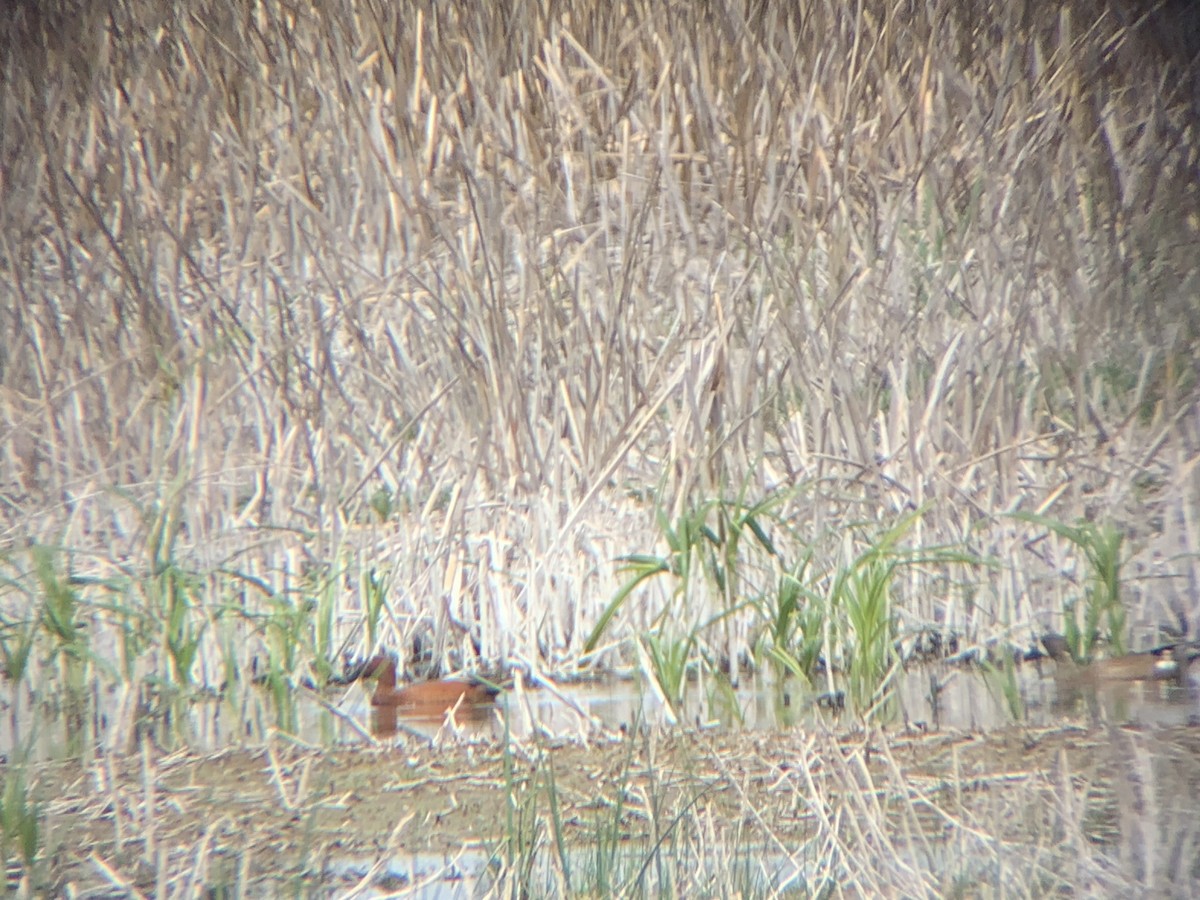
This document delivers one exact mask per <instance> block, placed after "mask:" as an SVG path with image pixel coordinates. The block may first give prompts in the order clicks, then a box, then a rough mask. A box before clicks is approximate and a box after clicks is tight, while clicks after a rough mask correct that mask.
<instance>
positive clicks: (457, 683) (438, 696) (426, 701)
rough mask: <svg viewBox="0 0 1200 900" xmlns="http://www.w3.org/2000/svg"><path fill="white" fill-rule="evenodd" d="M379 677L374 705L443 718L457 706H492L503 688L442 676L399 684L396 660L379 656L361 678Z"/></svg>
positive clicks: (374, 695) (367, 666) (372, 701)
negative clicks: (398, 685)
mask: <svg viewBox="0 0 1200 900" xmlns="http://www.w3.org/2000/svg"><path fill="white" fill-rule="evenodd" d="M373 676H377V677H378V679H379V680H378V681H377V682H376V683H375V690H374V692H373V693H372V694H371V705H372V706H383V707H390V708H392V709H395V710H397V711H398V712H410V713H414V714H418V715H430V716H437V717H441V716H442V715H444V714H445V713H446V712H447V711H449V710H451V709H455V708H456V707H460V708H465V709H477V708H479V707H484V706H490V705H491V704H492V703H493V701H495V699H496V695H497V694H499V693H500V691H499V690H498V689H497V688H495V687H493V686H492V685H490V684H484V683H483V682H480V681H465V680H458V679H440V680H437V681H419V682H417V683H415V684H409V685H405V686H404V687H397V686H396V660H395V659H393V658H392V657H390V656H377V657H375V658H374V659H372V660H370V661H369V662H368V663H367V664H366V666H365V667H364V668H363V671H362V677H364V678H370V677H373Z"/></svg>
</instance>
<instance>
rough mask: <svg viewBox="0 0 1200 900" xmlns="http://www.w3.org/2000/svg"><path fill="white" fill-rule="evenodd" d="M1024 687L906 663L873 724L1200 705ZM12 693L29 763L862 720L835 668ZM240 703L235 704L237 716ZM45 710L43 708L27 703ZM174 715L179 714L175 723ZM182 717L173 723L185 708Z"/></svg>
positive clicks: (1026, 719)
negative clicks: (281, 745)
mask: <svg viewBox="0 0 1200 900" xmlns="http://www.w3.org/2000/svg"><path fill="white" fill-rule="evenodd" d="M1014 684H1015V686H1016V688H1017V690H1018V693H1017V695H1016V696H1015V697H1013V698H1012V699H1010V694H1008V693H1006V692H1005V691H1004V690H1003V689H1002V686H1001V681H1000V679H999V678H997V677H992V676H989V675H988V674H986V673H984V672H981V671H980V670H979V669H977V668H973V667H965V666H954V665H946V664H937V663H927V664H922V665H919V666H915V667H912V668H910V669H908V670H907V671H902V672H900V673H899V675H898V677H897V678H896V679H895V681H894V687H895V691H894V694H893V698H892V700H891V701H890V703H888V704H887V705H885V706H883V707H881V708H880V709H879V711H878V712H877V714H876V720H877V721H880V722H882V723H884V724H887V725H890V726H894V727H898V728H903V729H912V730H917V731H946V730H951V731H954V730H956V731H971V732H981V731H982V732H987V731H991V730H994V729H997V728H1002V727H1005V726H1009V725H1012V724H1014V723H1021V724H1024V725H1028V726H1033V727H1044V726H1052V725H1054V724H1056V723H1061V722H1063V721H1065V720H1068V719H1070V718H1071V717H1073V716H1075V715H1085V716H1090V717H1091V718H1092V719H1093V720H1099V719H1101V718H1102V719H1103V720H1104V721H1106V722H1116V723H1124V724H1134V725H1151V726H1171V725H1184V724H1187V723H1188V722H1194V721H1195V720H1196V717H1197V715H1198V713H1200V710H1198V709H1197V704H1196V701H1195V696H1194V695H1195V688H1194V686H1193V688H1192V689H1191V691H1189V689H1188V688H1185V687H1180V686H1176V685H1168V684H1165V683H1162V684H1160V683H1142V682H1136V683H1119V684H1112V685H1107V686H1105V687H1104V688H1103V689H1101V690H1099V691H1095V690H1092V691H1086V692H1081V691H1079V690H1078V689H1076V688H1074V687H1071V686H1068V685H1064V684H1063V683H1061V682H1060V681H1059V680H1058V679H1057V678H1055V677H1054V665H1053V663H1050V662H1048V661H1040V662H1036V661H1035V662H1026V663H1025V664H1023V665H1019V666H1018V667H1017V669H1016V671H1015V673H1014ZM56 700H57V701H58V703H57V705H48V704H47V702H46V700H45V698H35V697H31V696H29V695H28V694H17V695H15V696H10V697H9V698H8V702H7V703H6V704H5V706H6V707H7V711H8V715H7V716H4V715H0V754H4V757H5V758H13V757H14V755H15V756H20V757H22V758H25V759H30V760H49V759H55V758H61V757H63V756H68V755H73V754H75V755H83V756H87V755H89V750H88V746H89V745H90V746H91V747H92V748H93V749H101V748H102V749H107V750H113V751H116V752H121V751H122V749H123V745H127V746H126V747H124V749H133V747H134V745H135V744H136V742H137V740H138V739H139V738H140V737H141V736H142V735H144V734H147V733H149V734H151V735H152V736H153V735H160V737H159V743H160V744H162V745H164V746H167V745H170V744H172V743H175V742H178V741H180V740H183V741H184V742H185V743H186V745H187V746H188V747H190V748H191V749H193V750H195V751H198V752H217V751H220V750H223V749H226V748H228V747H240V746H246V745H248V744H253V743H255V742H257V741H262V740H265V739H267V738H268V737H270V736H271V735H273V734H277V733H280V732H284V733H289V734H290V735H291V739H293V740H295V741H296V742H297V743H299V744H300V745H303V746H313V747H322V746H331V745H343V744H359V743H361V744H371V743H373V742H377V741H380V740H388V739H390V738H392V737H393V736H395V735H397V734H399V735H400V736H407V737H409V738H418V739H419V738H421V737H424V738H426V739H429V740H433V739H435V738H437V737H439V736H443V737H444V736H455V735H463V736H472V737H485V736H490V737H494V738H502V737H504V736H505V735H507V736H509V737H510V738H512V739H515V740H518V741H520V740H526V739H529V738H530V737H533V736H536V735H542V736H556V737H586V736H588V735H594V734H599V733H604V732H611V733H621V732H627V731H629V730H631V729H638V728H647V727H649V728H655V727H667V728H670V727H672V726H681V727H689V728H701V729H721V730H727V731H733V732H742V731H749V732H756V731H774V730H779V729H787V728H791V727H794V726H798V725H804V724H806V723H810V724H811V723H815V722H816V721H818V720H820V721H821V722H823V723H825V724H828V725H830V726H832V727H835V728H836V727H838V725H839V722H841V720H842V719H843V718H844V719H845V724H846V726H847V727H850V726H851V725H852V723H853V722H854V721H855V716H854V715H853V714H850V713H847V712H846V711H845V710H844V709H843V705H844V702H845V696H844V693H843V685H842V683H841V680H840V679H838V678H832V679H830V680H829V681H828V682H827V683H825V684H821V685H819V686H818V687H815V688H814V687H811V686H809V685H807V684H805V683H803V682H802V681H799V680H797V679H793V678H787V679H782V680H779V679H772V678H766V677H759V678H754V677H745V678H742V679H741V681H740V683H739V684H738V685H736V686H734V685H732V684H731V683H730V682H729V680H728V679H727V678H724V677H721V676H716V677H706V678H701V679H695V680H693V681H691V682H690V683H689V684H688V687H687V690H686V692H685V697H684V702H683V704H682V707H681V708H680V709H679V710H678V711H676V710H673V709H672V708H671V706H670V705H669V704H667V703H666V702H665V701H664V700H663V699H662V697H661V695H660V694H658V693H657V692H655V691H654V690H652V689H650V688H648V687H647V685H646V682H645V680H644V679H640V678H636V677H628V678H616V677H613V678H608V679H605V680H589V681H574V682H572V681H557V680H553V679H549V678H545V679H535V680H533V681H530V680H527V679H525V678H521V677H518V678H517V680H516V683H515V684H513V685H512V686H510V688H509V689H508V690H507V691H506V692H504V693H502V694H501V695H500V697H499V698H498V700H497V703H496V704H495V706H494V707H483V708H479V709H473V710H465V711H460V712H459V713H458V714H457V715H455V716H454V717H453V718H446V719H440V718H439V719H435V720H431V719H430V718H428V717H424V718H420V717H408V716H405V715H404V714H403V713H401V714H399V715H397V714H396V713H395V712H394V711H392V710H387V709H386V708H385V709H383V710H380V709H377V708H373V707H372V706H371V704H370V701H369V695H368V693H367V690H366V689H365V687H364V686H362V685H360V684H353V685H350V686H348V687H344V688H341V689H338V690H334V691H326V692H323V693H317V692H314V691H311V690H309V689H299V690H297V691H295V692H294V693H293V694H291V695H290V696H289V704H288V708H287V709H281V708H280V704H279V703H278V702H277V701H276V700H275V699H274V698H273V697H272V696H271V695H270V694H268V692H266V691H265V690H262V689H258V688H254V687H248V688H247V689H246V690H245V691H244V693H243V695H242V697H241V698H240V702H239V703H234V702H231V701H230V699H228V698H226V699H218V698H216V697H213V698H209V699H205V700H201V701H197V702H190V703H187V704H184V705H182V706H180V705H176V706H174V707H173V708H170V709H164V710H163V711H162V712H161V716H160V717H159V718H157V719H154V718H150V719H148V720H147V719H146V718H142V719H137V718H136V716H139V715H140V716H142V717H146V716H148V711H147V709H146V708H145V706H144V704H143V705H142V706H140V707H139V706H138V705H137V704H136V703H135V699H134V698H133V697H131V696H129V695H128V694H126V693H124V692H122V691H121V690H120V689H111V690H109V691H104V692H101V691H96V692H94V693H92V694H91V695H89V696H85V697H84V698H82V701H81V702H80V703H79V705H78V706H77V707H76V708H75V709H74V710H69V709H67V708H66V704H65V703H63V702H62V698H56ZM239 707H240V714H239ZM35 708H36V709H37V715H33V714H32V711H33V710H34V709H35ZM172 716H173V717H175V721H172V720H171V719H172ZM180 716H183V717H185V720H184V721H178V719H179V717H180Z"/></svg>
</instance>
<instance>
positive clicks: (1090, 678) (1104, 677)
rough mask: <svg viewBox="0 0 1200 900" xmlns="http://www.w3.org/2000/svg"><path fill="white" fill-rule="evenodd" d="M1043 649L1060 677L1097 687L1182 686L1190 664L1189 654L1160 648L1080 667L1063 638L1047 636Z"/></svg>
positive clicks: (1053, 635)
mask: <svg viewBox="0 0 1200 900" xmlns="http://www.w3.org/2000/svg"><path fill="white" fill-rule="evenodd" d="M1042 645H1043V646H1044V647H1045V648H1046V653H1047V654H1049V656H1050V658H1051V659H1053V660H1054V661H1055V662H1056V663H1057V664H1058V669H1059V673H1060V674H1061V675H1066V676H1068V677H1071V678H1074V679H1078V680H1080V681H1085V682H1091V683H1097V684H1107V683H1113V682H1121V681H1173V682H1176V683H1182V681H1183V677H1184V672H1185V670H1186V668H1187V662H1188V654H1186V653H1185V654H1183V655H1182V656H1180V655H1179V654H1177V653H1176V648H1175V647H1161V648H1159V649H1157V650H1150V651H1147V652H1145V653H1130V654H1127V655H1125V656H1114V657H1111V658H1109V659H1099V660H1096V661H1095V662H1092V663H1089V664H1088V665H1086V666H1080V665H1078V664H1077V663H1076V662H1075V660H1074V659H1073V658H1072V657H1071V653H1070V649H1069V647H1068V645H1067V640H1066V638H1064V637H1063V636H1062V635H1060V634H1047V635H1045V636H1043V637H1042ZM1181 660H1182V665H1181Z"/></svg>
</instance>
